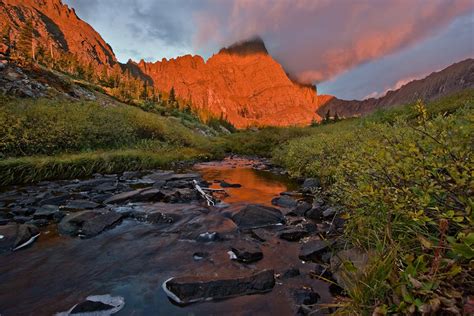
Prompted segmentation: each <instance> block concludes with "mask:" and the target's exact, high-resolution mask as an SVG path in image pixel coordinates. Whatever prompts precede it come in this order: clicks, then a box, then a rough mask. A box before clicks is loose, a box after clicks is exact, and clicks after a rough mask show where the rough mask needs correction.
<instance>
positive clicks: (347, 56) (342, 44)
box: [195, 0, 474, 81]
mask: <svg viewBox="0 0 474 316" xmlns="http://www.w3.org/2000/svg"><path fill="white" fill-rule="evenodd" d="M211 3H212V4H213V5H212V9H211V10H203V11H200V12H197V13H196V16H197V17H198V18H197V19H196V23H197V27H198V31H197V33H196V36H195V44H196V45H197V46H200V47H205V46H206V45H209V44H210V43H212V44H214V45H219V46H227V45H229V44H231V43H233V42H235V41H239V40H242V39H245V38H249V37H251V36H254V35H261V36H262V37H263V39H264V40H265V41H266V42H267V44H269V45H268V46H269V47H268V48H269V50H270V52H271V53H272V55H274V56H275V57H276V58H277V59H278V60H279V61H280V62H281V63H282V64H283V65H284V66H285V68H286V69H287V70H288V71H289V72H290V73H292V74H294V75H296V76H298V77H299V78H300V79H301V80H305V81H321V80H328V79H330V78H332V77H334V76H336V75H338V74H340V73H342V72H345V71H347V70H349V69H351V68H353V67H355V66H357V65H360V64H362V63H365V62H368V61H371V60H374V59H377V58H380V57H382V56H385V55H388V54H392V53H395V52H396V51H398V50H401V49H403V48H407V47H409V46H410V45H414V44H415V43H418V42H420V41H422V40H423V39H426V38H428V37H430V36H432V35H435V34H436V33H437V32H439V31H440V30H441V29H443V28H444V27H446V26H447V25H448V24H449V23H451V22H452V21H453V20H454V19H455V18H456V17H458V16H460V15H463V14H467V13H469V12H471V11H472V10H474V1H472V0H430V1H425V0H397V1H378V0H365V1H364V0H357V1H350V0H335V1H330V0H319V1H318V0H258V1H257V0H235V1H233V2H231V1H217V0H214V2H211Z"/></svg>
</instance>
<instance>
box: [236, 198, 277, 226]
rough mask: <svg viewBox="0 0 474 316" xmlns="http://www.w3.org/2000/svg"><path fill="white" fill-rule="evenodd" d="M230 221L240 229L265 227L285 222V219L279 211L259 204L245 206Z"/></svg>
mask: <svg viewBox="0 0 474 316" xmlns="http://www.w3.org/2000/svg"><path fill="white" fill-rule="evenodd" d="M232 220H233V221H234V222H235V223H236V224H237V226H239V228H240V229H251V228H259V227H266V226H272V225H278V224H282V223H284V222H285V218H284V216H283V214H282V213H281V212H280V210H278V209H276V208H274V207H269V206H264V205H259V204H251V205H247V206H245V207H244V208H242V209H241V210H240V211H239V212H238V213H237V214H235V215H234V216H232Z"/></svg>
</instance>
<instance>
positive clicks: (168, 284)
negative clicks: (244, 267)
mask: <svg viewBox="0 0 474 316" xmlns="http://www.w3.org/2000/svg"><path fill="white" fill-rule="evenodd" d="M274 286H275V277H274V272H273V270H262V271H259V272H257V273H254V274H251V275H246V276H235V277H226V278H217V277H215V276H214V275H213V276H212V277H206V276H198V277H177V278H171V279H168V280H167V281H165V282H164V283H163V290H164V291H165V292H166V294H167V295H168V297H169V298H170V299H171V300H173V301H174V302H175V303H177V304H181V305H186V304H191V303H194V302H201V301H207V300H210V299H215V300H220V299H225V298H231V297H235V296H241V295H251V294H259V293H266V292H269V291H271V290H272V289H273V287H274Z"/></svg>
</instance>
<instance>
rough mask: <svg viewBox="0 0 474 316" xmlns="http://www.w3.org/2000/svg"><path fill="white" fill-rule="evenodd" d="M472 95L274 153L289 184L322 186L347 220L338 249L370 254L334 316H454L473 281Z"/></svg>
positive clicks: (331, 130)
mask: <svg viewBox="0 0 474 316" xmlns="http://www.w3.org/2000/svg"><path fill="white" fill-rule="evenodd" d="M472 95H473V93H472V90H471V91H467V92H463V93H460V94H457V95H455V96H451V97H448V98H445V99H441V100H439V101H436V102H433V103H431V104H429V106H428V107H425V106H424V104H423V103H421V102H418V103H417V104H415V105H414V106H413V105H412V106H409V107H404V108H399V109H394V110H388V111H383V112H378V113H376V114H374V115H373V116H371V117H368V118H366V119H361V120H356V121H352V122H341V123H337V124H333V125H328V126H324V127H320V128H316V129H315V132H314V133H313V134H312V135H311V136H307V137H303V138H299V139H294V140H291V141H289V142H288V143H287V144H286V145H284V146H283V147H282V148H280V149H277V150H275V151H274V159H275V161H276V162H278V163H280V164H282V165H283V166H285V167H287V168H288V169H289V170H290V172H291V173H292V174H293V175H295V176H316V177H320V178H321V180H322V183H323V184H324V186H325V191H326V192H327V193H328V194H329V196H330V197H331V198H332V199H333V202H335V203H337V204H340V205H342V206H344V207H345V209H346V211H347V212H346V215H345V216H346V219H347V225H346V229H345V234H344V237H345V240H346V241H347V242H348V243H349V244H350V245H352V247H358V248H362V249H365V250H366V251H369V252H370V253H372V256H371V260H370V264H369V266H368V267H367V269H366V273H365V274H364V275H363V277H361V278H360V279H358V280H353V282H352V283H353V286H352V287H351V289H349V290H348V294H349V295H350V297H351V299H352V300H351V301H349V302H348V303H347V304H346V305H344V309H341V310H340V313H347V314H354V313H356V314H370V313H371V312H372V311H373V310H374V309H375V308H377V313H379V314H384V313H392V312H393V313H415V312H418V313H422V312H423V311H425V312H426V311H427V310H429V309H431V310H432V311H433V310H434V308H438V310H437V311H438V312H441V309H439V308H441V307H440V306H443V307H442V308H453V310H456V309H457V310H459V309H460V308H462V295H461V294H460V293H462V291H464V290H465V288H464V289H463V288H462V286H463V284H464V287H466V286H467V287H469V285H468V284H469V282H472V281H473V280H472V277H469V273H468V271H469V269H470V268H469V267H470V265H472V261H471V260H472V258H474V234H473V232H472V221H473V214H472V208H473V205H474V200H473V193H474V192H473V188H474V178H473V174H474V161H473V156H472V152H473V149H474V148H473V145H474V143H473V141H472V135H474V108H473V105H474V102H472V100H473V98H472ZM453 104H454V105H453ZM393 113H397V114H396V115H393ZM466 282H467V285H466ZM458 287H461V288H459V289H458ZM453 293H454V294H453ZM437 302H444V303H443V304H444V305H443V304H441V305H440V304H437ZM444 311H446V310H444Z"/></svg>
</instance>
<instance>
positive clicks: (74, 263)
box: [0, 160, 331, 316]
mask: <svg viewBox="0 0 474 316" xmlns="http://www.w3.org/2000/svg"><path fill="white" fill-rule="evenodd" d="M253 163H254V162H252V161H248V160H225V161H223V162H213V163H205V164H199V165H196V166H194V170H195V171H196V172H198V173H200V174H201V176H202V178H203V179H204V180H206V181H208V182H210V183H212V187H213V188H219V189H220V188H221V187H220V184H219V183H218V182H214V180H225V181H226V182H228V183H233V184H235V183H238V184H240V185H241V187H240V188H225V191H226V192H227V194H228V196H226V197H223V198H222V200H223V202H224V203H223V204H222V205H221V206H219V207H213V208H210V210H209V212H208V213H207V214H206V213H203V212H197V211H189V212H190V213H189V214H192V216H189V217H184V219H183V220H182V221H180V222H178V223H173V224H166V225H164V224H158V225H157V224H150V223H145V222H138V221H135V220H132V219H125V220H123V221H122V223H121V224H119V225H118V226H115V227H114V228H112V229H110V230H107V231H105V232H103V233H101V234H100V235H97V236H95V237H92V238H88V239H80V238H77V237H69V236H62V235H59V234H58V233H57V229H56V226H55V225H50V226H48V227H46V228H42V231H41V235H40V237H39V239H38V240H37V241H36V242H35V243H33V244H32V245H31V246H29V247H28V248H25V249H22V250H20V251H16V252H8V253H3V254H0V315H2V316H9V315H52V314H54V313H57V312H61V311H66V310H68V309H69V308H70V307H72V306H73V305H75V304H77V303H78V302H80V301H81V300H83V299H84V298H85V297H87V296H89V295H100V294H111V295H117V296H122V297H124V299H125V307H124V308H123V309H122V310H121V311H120V312H119V313H117V314H116V315H295V314H296V312H297V306H296V305H295V303H294V298H293V296H292V290H294V289H296V288H301V287H305V286H306V287H308V286H309V287H312V288H313V289H314V291H315V292H317V293H318V294H319V295H320V296H321V300H320V303H329V302H330V300H331V296H330V294H329V291H328V285H327V284H326V283H324V282H321V281H319V280H315V279H311V278H309V277H308V273H309V271H311V269H312V268H313V265H314V264H311V263H303V262H301V260H299V259H298V253H299V250H300V246H301V244H299V243H298V242H287V241H285V240H281V239H279V238H278V237H276V236H273V237H270V238H269V239H268V240H267V241H265V242H262V243H261V244H260V246H261V249H262V251H263V259H262V260H260V261H258V262H255V263H252V264H243V263H239V262H236V261H232V260H230V259H229V255H228V253H227V252H228V250H229V247H230V246H231V245H232V243H234V242H235V240H236V239H238V238H240V237H242V236H240V235H243V233H240V232H239V231H238V229H236V227H235V225H234V224H233V222H232V221H231V220H230V219H229V216H228V214H231V213H232V212H233V209H234V208H237V207H239V206H241V205H242V204H245V203H260V204H266V205H271V199H272V198H274V197H276V196H278V195H279V193H280V192H283V191H288V190H294V189H296V185H295V184H294V183H292V182H291V181H289V180H288V179H287V178H285V177H283V176H276V175H273V174H272V173H270V172H267V171H257V170H254V169H252V164H253ZM147 206H148V205H139V206H138V207H147ZM179 206H181V207H182V205H178V206H177V207H175V208H176V209H177V208H179ZM116 208H117V210H118V209H119V208H120V205H118V206H116ZM176 209H175V210H172V211H175V212H181V210H176ZM183 212H184V211H183ZM275 229H279V228H275ZM206 231H217V232H219V233H220V234H222V235H227V236H228V238H226V239H224V240H221V241H212V242H199V241H196V238H194V237H195V236H196V234H199V233H203V232H206ZM269 231H270V232H271V229H270V230H269ZM198 251H199V252H207V253H209V257H207V258H204V259H202V260H196V259H195V258H194V257H193V254H194V253H195V252H198ZM292 267H295V268H299V269H300V271H301V276H299V277H296V278H291V279H279V278H277V283H276V285H275V287H274V288H273V290H272V291H271V292H269V293H266V294H258V295H247V296H240V297H235V298H231V299H226V300H221V301H210V302H204V303H196V304H191V305H187V306H184V307H181V306H177V305H175V304H173V303H172V302H171V301H170V300H169V299H168V297H167V296H166V294H165V292H164V291H163V290H162V288H161V285H162V283H163V282H164V281H165V280H167V279H168V278H170V277H177V276H193V275H199V276H216V277H220V278H222V277H226V276H229V277H235V276H236V275H243V274H247V275H248V274H249V273H252V271H258V270H262V269H274V270H275V273H276V274H281V273H283V272H284V271H286V270H288V269H289V268H292Z"/></svg>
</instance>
